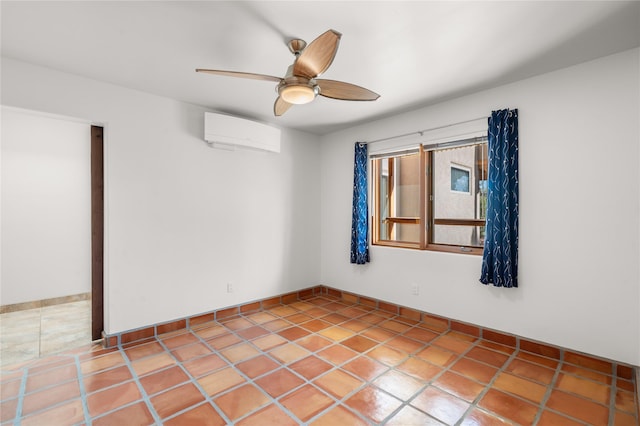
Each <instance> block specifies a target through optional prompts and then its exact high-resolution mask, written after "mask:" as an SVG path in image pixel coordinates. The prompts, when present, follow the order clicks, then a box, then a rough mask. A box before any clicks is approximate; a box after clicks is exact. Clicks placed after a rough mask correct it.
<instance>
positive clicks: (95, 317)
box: [91, 125, 104, 340]
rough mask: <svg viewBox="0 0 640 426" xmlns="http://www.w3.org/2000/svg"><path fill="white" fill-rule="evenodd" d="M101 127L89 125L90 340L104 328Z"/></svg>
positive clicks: (102, 149) (102, 147) (97, 336)
mask: <svg viewBox="0 0 640 426" xmlns="http://www.w3.org/2000/svg"><path fill="white" fill-rule="evenodd" d="M103 134H104V128H103V127H100V126H94V125H92V126H91V340H99V339H101V338H102V333H103V330H104V138H103Z"/></svg>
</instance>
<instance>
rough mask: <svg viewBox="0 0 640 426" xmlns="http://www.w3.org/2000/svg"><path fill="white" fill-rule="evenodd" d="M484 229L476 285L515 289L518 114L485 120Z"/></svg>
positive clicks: (503, 113)
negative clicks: (486, 173) (478, 280)
mask: <svg viewBox="0 0 640 426" xmlns="http://www.w3.org/2000/svg"><path fill="white" fill-rule="evenodd" d="M488 133H489V182H488V200H487V226H486V237H485V241H484V253H483V256H482V272H481V275H480V282H481V283H483V284H489V283H491V284H493V285H494V286H496V287H518V110H517V109H514V110H508V109H503V110H500V111H493V112H492V113H491V117H490V118H489V132H488Z"/></svg>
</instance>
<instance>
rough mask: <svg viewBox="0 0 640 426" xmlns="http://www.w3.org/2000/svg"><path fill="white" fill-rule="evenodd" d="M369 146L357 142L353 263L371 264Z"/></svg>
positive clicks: (352, 217)
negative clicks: (368, 185)
mask: <svg viewBox="0 0 640 426" xmlns="http://www.w3.org/2000/svg"><path fill="white" fill-rule="evenodd" d="M367 162H368V155H367V144H366V143H360V142H356V144H355V155H354V162H353V205H352V206H353V207H352V211H351V263H355V264H358V265H364V264H365V263H367V262H369V201H368V199H367V194H368V190H367Z"/></svg>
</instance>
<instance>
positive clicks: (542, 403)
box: [533, 351, 564, 425]
mask: <svg viewBox="0 0 640 426" xmlns="http://www.w3.org/2000/svg"><path fill="white" fill-rule="evenodd" d="M557 361H558V365H557V366H556V371H554V372H553V377H552V378H551V382H549V384H548V385H547V389H546V390H545V393H544V395H543V397H542V400H541V401H540V403H539V404H538V413H537V414H536V417H534V419H533V425H537V424H538V422H539V421H540V418H541V417H542V413H543V412H544V410H545V409H546V408H547V407H546V406H547V401H548V400H549V398H551V394H552V393H553V390H554V389H555V387H556V384H557V382H558V377H559V376H560V372H561V371H562V366H563V365H564V351H561V352H560V359H558V360H557Z"/></svg>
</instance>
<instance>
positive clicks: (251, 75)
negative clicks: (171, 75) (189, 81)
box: [196, 68, 282, 83]
mask: <svg viewBox="0 0 640 426" xmlns="http://www.w3.org/2000/svg"><path fill="white" fill-rule="evenodd" d="M196 72H203V73H207V74H213V75H224V76H227V77H240V78H249V79H251V80H262V81H273V82H276V83H279V82H280V81H281V80H282V79H281V78H280V77H274V76H271V75H264V74H254V73H250V72H237V71H223V70H207V69H202V68H197V69H196Z"/></svg>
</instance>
